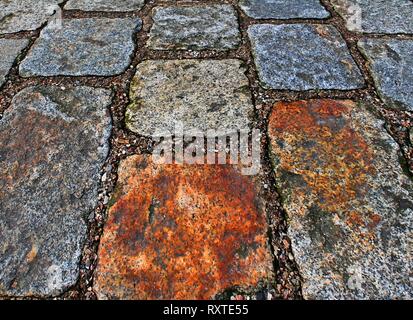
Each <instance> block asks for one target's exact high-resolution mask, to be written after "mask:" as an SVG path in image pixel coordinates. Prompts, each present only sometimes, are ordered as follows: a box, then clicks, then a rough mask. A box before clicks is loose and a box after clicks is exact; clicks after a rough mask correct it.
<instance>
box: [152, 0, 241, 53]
mask: <svg viewBox="0 0 413 320" xmlns="http://www.w3.org/2000/svg"><path fill="white" fill-rule="evenodd" d="M153 20H154V24H153V27H152V29H151V31H150V36H149V44H148V46H149V47H150V48H151V49H157V50H171V49H175V50H204V49H216V50H227V49H233V48H236V47H237V46H238V45H239V43H240V41H241V36H240V32H239V26H238V20H237V16H236V13H235V10H234V8H233V7H232V6H230V5H208V6H204V5H201V6H199V5H197V6H191V7H183V6H171V7H158V8H155V9H154V13H153Z"/></svg>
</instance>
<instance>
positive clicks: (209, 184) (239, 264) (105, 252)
mask: <svg viewBox="0 0 413 320" xmlns="http://www.w3.org/2000/svg"><path fill="white" fill-rule="evenodd" d="M117 194H118V196H117V197H116V198H115V199H114V200H115V203H114V205H113V206H112V207H111V209H110V211H109V221H108V222H107V225H106V227H105V231H104V236H103V238H102V242H101V248H100V251H99V266H98V272H97V279H96V289H97V291H98V293H99V294H100V295H104V296H106V297H117V298H128V299H209V298H212V297H213V296H214V295H215V294H217V293H219V292H222V291H223V290H225V289H227V288H229V287H232V286H242V287H247V286H255V285H257V284H258V282H259V281H260V280H266V279H269V278H270V277H271V257H270V254H269V251H268V248H267V239H266V229H267V226H266V221H265V216H264V213H263V212H262V211H261V210H260V208H258V207H257V203H258V202H259V201H257V199H256V190H255V186H254V183H253V182H252V181H251V180H250V178H248V177H244V176H242V175H241V174H240V173H239V172H238V170H237V169H235V168H233V167H231V166H208V165H202V166H180V165H163V166H161V165H159V166H157V165H154V164H152V163H151V161H150V158H149V157H146V156H134V157H131V158H128V159H127V160H125V161H124V162H123V163H122V165H121V168H120V177H119V186H118V192H117Z"/></svg>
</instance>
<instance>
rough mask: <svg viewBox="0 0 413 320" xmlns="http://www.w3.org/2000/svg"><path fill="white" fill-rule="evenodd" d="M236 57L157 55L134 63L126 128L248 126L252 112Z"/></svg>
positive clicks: (148, 130)
mask: <svg viewBox="0 0 413 320" xmlns="http://www.w3.org/2000/svg"><path fill="white" fill-rule="evenodd" d="M244 73H245V69H244V67H242V66H241V61H239V60H232V59H231V60H156V61H153V60H152V61H145V62H143V63H141V64H140V65H138V67H137V71H136V75H135V77H134V79H133V81H132V84H131V89H130V99H131V104H130V105H129V106H128V108H127V111H126V124H127V127H128V128H129V129H130V130H132V131H134V132H136V133H139V134H142V135H145V136H151V135H153V134H155V133H157V132H159V131H162V130H168V131H169V132H174V130H175V125H176V124H177V123H178V122H182V124H183V125H184V129H192V128H195V129H199V130H202V131H203V132H204V133H206V131H207V130H208V129H214V130H222V131H225V130H226V131H229V130H237V129H244V128H245V129H248V127H249V123H250V116H251V115H252V113H253V111H254V110H253V104H252V100H251V93H250V91H249V88H248V84H249V83H248V78H247V77H246V76H245V74H244Z"/></svg>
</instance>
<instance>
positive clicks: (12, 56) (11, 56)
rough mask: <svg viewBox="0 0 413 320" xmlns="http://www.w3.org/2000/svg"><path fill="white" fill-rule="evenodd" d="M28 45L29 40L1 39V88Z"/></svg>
mask: <svg viewBox="0 0 413 320" xmlns="http://www.w3.org/2000/svg"><path fill="white" fill-rule="evenodd" d="M28 44H29V40H27V39H0V87H1V86H2V85H3V84H4V83H5V82H6V76H7V74H8V73H9V71H10V69H11V67H12V66H13V64H14V62H15V61H16V58H17V57H18V55H19V54H20V53H21V52H22V50H23V49H24V48H25V47H27V45H28Z"/></svg>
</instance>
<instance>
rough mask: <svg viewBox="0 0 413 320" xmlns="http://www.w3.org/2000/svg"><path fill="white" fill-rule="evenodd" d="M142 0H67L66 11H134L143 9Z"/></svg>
mask: <svg viewBox="0 0 413 320" xmlns="http://www.w3.org/2000/svg"><path fill="white" fill-rule="evenodd" d="M143 5H144V0H69V1H68V2H67V4H66V5H65V9H67V10H82V11H120V12H124V11H134V10H139V9H141V8H142V7H143Z"/></svg>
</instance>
